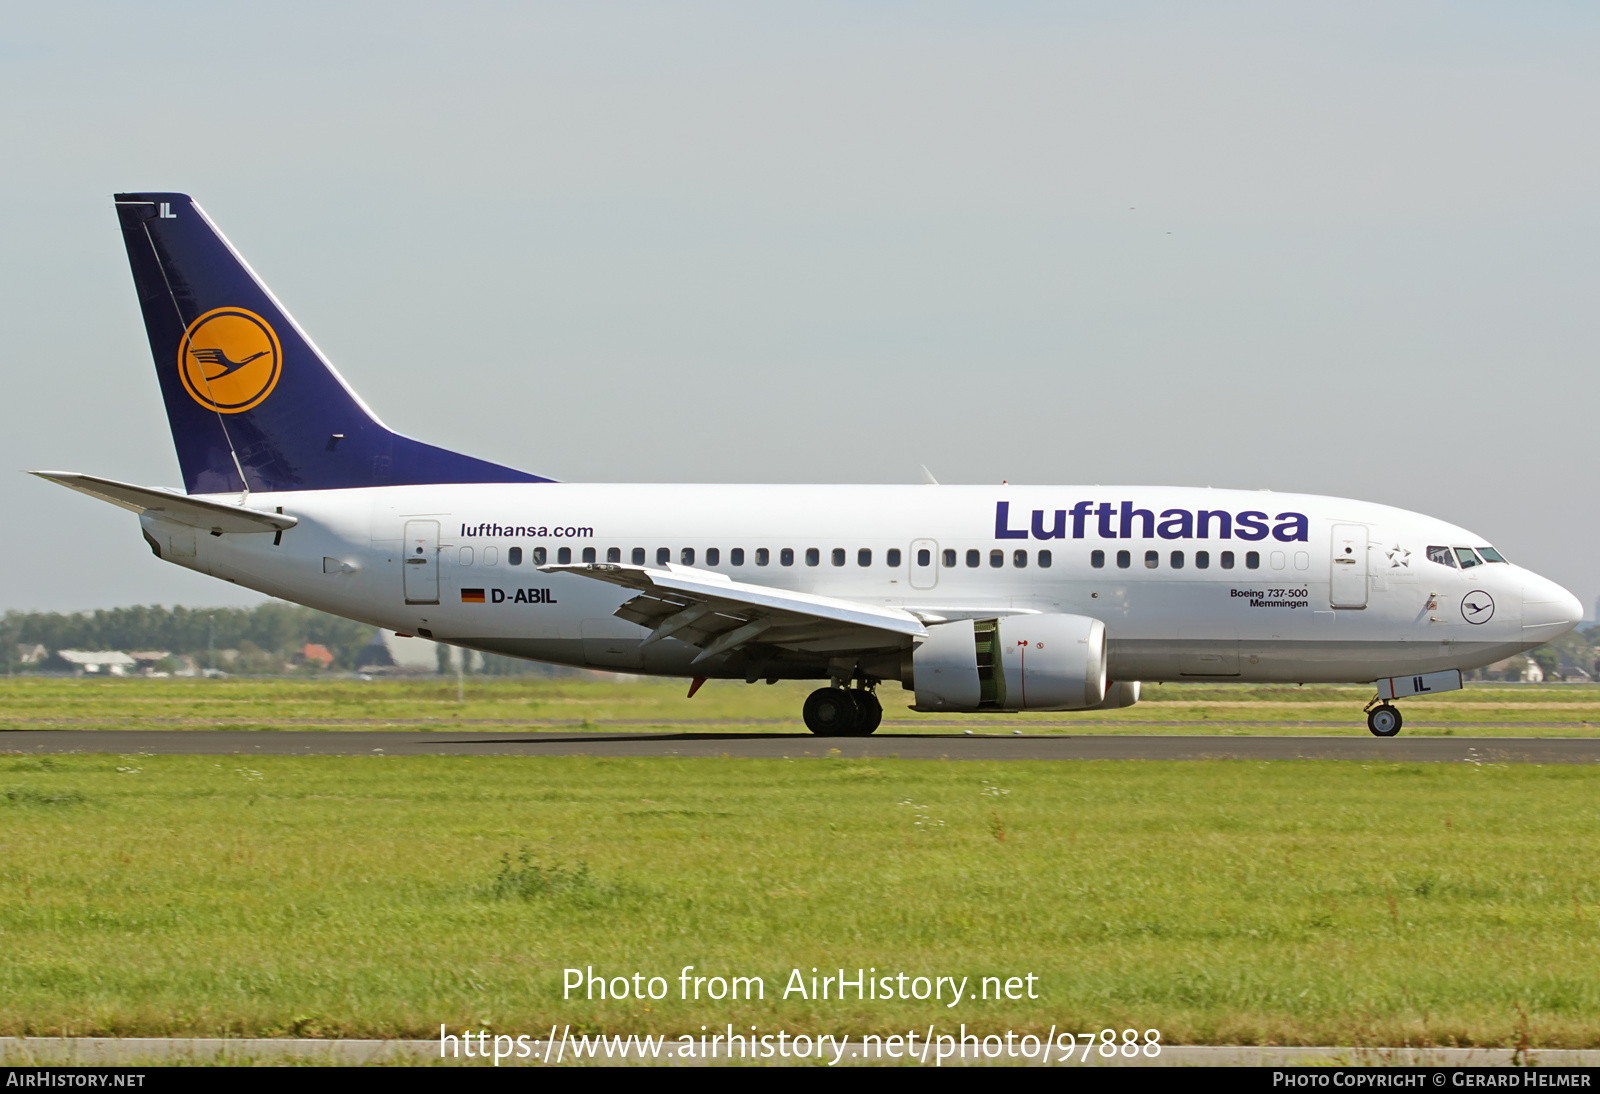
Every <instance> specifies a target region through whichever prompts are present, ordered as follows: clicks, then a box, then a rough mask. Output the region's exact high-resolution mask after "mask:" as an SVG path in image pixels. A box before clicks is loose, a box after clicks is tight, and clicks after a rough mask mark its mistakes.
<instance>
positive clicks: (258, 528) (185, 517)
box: [29, 471, 300, 532]
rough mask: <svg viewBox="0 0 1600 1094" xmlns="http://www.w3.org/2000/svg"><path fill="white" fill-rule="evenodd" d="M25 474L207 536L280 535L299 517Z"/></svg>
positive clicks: (55, 474)
mask: <svg viewBox="0 0 1600 1094" xmlns="http://www.w3.org/2000/svg"><path fill="white" fill-rule="evenodd" d="M29 474H31V475H38V476H39V477H40V478H41V479H49V480H50V481H51V482H54V483H60V484H61V485H62V486H65V487H66V488H67V489H69V490H76V491H78V492H79V493H80V494H88V495H89V496H90V497H91V498H99V499H100V500H101V501H109V502H110V503H111V504H112V505H119V506H121V507H122V508H124V509H128V510H131V511H132V512H135V513H149V514H151V515H152V516H158V517H160V518H161V519H163V520H170V521H172V522H174V523H176V524H186V525H189V526H190V527H192V528H203V529H205V530H206V531H208V532H281V531H283V530H284V529H286V528H293V527H294V526H295V525H296V524H299V523H300V518H299V517H291V516H285V515H284V514H282V513H264V512H262V511H261V510H259V509H246V508H244V507H243V506H239V505H228V504H226V503H225V502H220V501H206V500H204V499H202V498H196V497H191V496H189V495H187V494H179V493H175V492H173V491H171V490H157V489H155V488H153V487H149V486H134V485H132V484H131V483H126V482H117V481H116V480H114V479H101V478H96V477H95V476H93V475H78V474H74V473H73V472H70V471H30V472H29Z"/></svg>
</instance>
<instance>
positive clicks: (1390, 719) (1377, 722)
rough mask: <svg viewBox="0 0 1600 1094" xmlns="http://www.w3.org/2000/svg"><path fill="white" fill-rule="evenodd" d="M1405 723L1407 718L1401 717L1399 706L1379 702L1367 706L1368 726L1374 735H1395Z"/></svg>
mask: <svg viewBox="0 0 1600 1094" xmlns="http://www.w3.org/2000/svg"><path fill="white" fill-rule="evenodd" d="M1404 724H1405V719H1404V718H1401V717H1400V708H1399V707H1396V706H1391V705H1390V704H1388V703H1379V704H1378V705H1377V706H1369V707H1368V708H1367V728H1368V729H1370V730H1371V731H1372V735H1373V736H1374V737H1393V736H1394V735H1395V734H1396V733H1399V732H1400V727H1401V726H1402V725H1404Z"/></svg>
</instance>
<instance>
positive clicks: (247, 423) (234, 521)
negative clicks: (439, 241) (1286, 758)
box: [35, 194, 1582, 737]
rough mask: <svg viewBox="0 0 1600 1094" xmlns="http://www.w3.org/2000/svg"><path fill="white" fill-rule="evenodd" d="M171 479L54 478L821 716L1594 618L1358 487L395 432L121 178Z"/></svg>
mask: <svg viewBox="0 0 1600 1094" xmlns="http://www.w3.org/2000/svg"><path fill="white" fill-rule="evenodd" d="M116 211H117V218H118V220H119V221H120V224H121V228H122V237H123V242H124V243H125V244H126V246H127V252H128V261H129V263H130V264H131V265H132V267H133V281H134V286H135V288H136V289H137V290H138V294H139V304H140V307H141V308H142V309H143V313H144V321H145V328H146V333H147V334H148V336H149V341H150V351H151V353H152V355H153V356H154V358H155V365H156V375H157V377H158V378H159V380H160V383H161V393H162V396H163V398H164V399H165V402H166V409H167V417H168V420H169V423H170V425H171V427H172V439H173V443H174V444H175V445H176V446H177V450H178V463H179V466H180V468H181V470H182V474H183V485H184V489H183V491H182V492H180V491H177V490H167V489H157V488H152V487H146V486H135V485H130V484H127V483H122V482H116V481H114V480H111V479H104V478H98V477H95V476H91V475H85V474H75V473H65V472H54V471H41V472H35V474H38V475H40V476H42V477H43V478H47V479H50V480H52V481H54V482H58V483H60V484H61V485H63V486H68V487H71V488H72V489H74V490H79V491H82V492H83V493H86V494H89V495H91V496H93V497H97V498H101V499H103V500H105V501H109V502H111V503H113V504H115V505H120V506H122V507H123V508H126V509H130V510H133V511H134V512H136V513H138V514H139V523H140V525H141V527H142V528H143V530H144V538H145V542H146V543H148V544H149V546H150V549H151V550H152V551H154V552H155V554H156V555H157V556H158V557H160V558H162V559H165V560H166V561H168V562H171V563H173V564H175V565H178V566H184V567H187V568H188V569H191V570H197V571H199V572H200V573H203V574H210V575H212V576H214V577H219V578H223V579H224V580H227V581H232V582H235V583H237V584H239V585H244V586H247V587H249V588H252V589H257V590H259V591H261V592H263V593H267V594H269V595H271V596H275V597H281V598H283V599H285V600H292V601H295V602H297V603H300V604H306V605H309V606H311V607H313V608H319V609H321V610H323V611H327V612H333V613H335V614H338V615H342V616H348V617H349V618H351V619H357V620H361V621H363V622H366V623H370V624H373V625H375V626H379V627H384V628H389V629H392V630H395V631H397V632H400V633H402V634H407V635H421V636H423V637H425V638H431V639H433V640H434V641H437V642H446V643H450V644H452V645H456V646H461V647H465V648H467V649H473V650H481V651H485V652H491V653H497V654H505V655H509V656H512V657H522V658H529V659H532V660H537V661H547V662H553V663H556V664H562V665H576V666H581V667H585V668H594V669H609V670H613V671H618V672H627V673H643V674H652V675H660V676H679V677H686V678H691V679H693V680H695V681H696V683H695V684H694V685H693V686H692V687H691V688H690V692H689V694H690V695H693V694H694V687H697V686H698V684H699V682H700V681H702V680H705V679H713V678H716V679H737V680H744V681H746V682H749V683H755V682H756V681H759V680H766V681H769V682H770V681H776V680H784V679H801V680H817V681H825V682H826V685H825V686H822V687H819V688H818V689H817V690H816V691H814V692H813V693H812V694H811V696H810V697H809V698H808V699H807V700H806V703H805V710H804V716H805V722H806V725H807V726H808V727H809V728H810V729H811V730H812V731H813V732H814V733H818V734H822V735H828V736H850V735H859V734H867V733H871V732H872V731H873V730H874V729H876V728H877V726H878V723H879V721H880V719H881V718H882V715H883V708H882V706H881V705H880V702H879V698H878V688H879V686H880V685H882V684H883V683H885V682H888V681H898V682H899V684H900V686H901V687H902V688H904V689H906V690H907V691H909V692H911V694H912V696H913V697H914V701H913V703H912V708H913V709H915V710H920V711H966V712H978V713H982V712H989V711H993V712H1001V711H1007V712H1009V711H1072V710H1079V711H1081V710H1103V709H1108V708H1114V707H1123V706H1128V705H1130V704H1132V703H1134V702H1137V701H1138V698H1139V682H1140V681H1176V680H1200V681H1238V682H1247V683H1259V682H1269V681H1272V682H1286V683H1312V682H1318V683H1335V682H1338V683H1368V684H1374V685H1375V688H1376V692H1377V694H1376V695H1375V697H1374V698H1373V700H1372V702H1371V703H1369V704H1368V707H1367V724H1368V727H1369V728H1370V729H1371V731H1372V732H1373V733H1375V734H1377V735H1379V736H1381V737H1388V736H1393V735H1394V734H1395V733H1398V732H1399V731H1400V724H1401V719H1400V712H1399V709H1398V708H1397V707H1396V706H1395V705H1394V702H1393V701H1394V700H1395V699H1399V698H1404V697H1408V696H1418V695H1425V694H1429V693H1434V692H1441V691H1450V690H1453V689H1456V688H1459V687H1461V670H1463V669H1473V668H1477V667H1479V666H1483V665H1487V664H1489V663H1491V662H1493V661H1498V660H1500V659H1502V658H1505V657H1508V656H1510V655H1512V654H1515V653H1519V652H1521V651H1523V650H1528V649H1531V648H1533V647H1535V646H1538V645H1540V644H1542V643H1544V642H1547V641H1549V640H1550V639H1552V638H1555V637H1557V636H1558V635H1561V634H1564V633H1565V632H1566V631H1568V630H1570V629H1571V628H1572V627H1574V626H1575V625H1576V624H1577V623H1578V621H1579V619H1580V618H1581V617H1582V608H1581V606H1580V605H1579V603H1578V601H1577V599H1576V598H1575V597H1573V596H1572V594H1571V593H1569V592H1567V591H1566V590H1565V589H1563V588H1561V587H1560V586H1558V585H1556V584H1555V583H1553V582H1551V581H1548V580H1546V579H1545V578H1542V577H1540V576H1539V575H1537V574H1534V573H1530V572H1529V571H1527V570H1525V569H1523V568H1521V567H1520V566H1517V565H1516V564H1515V563H1513V562H1511V561H1509V560H1507V559H1506V558H1504V557H1503V556H1502V555H1501V554H1500V553H1499V552H1498V551H1496V550H1495V549H1494V548H1493V547H1492V546H1490V545H1489V544H1488V543H1486V542H1484V540H1483V538H1482V537H1481V536H1478V535H1475V534H1473V533H1472V532H1469V531H1467V530H1466V529H1465V528H1459V527H1456V526H1455V525H1453V524H1447V523H1444V522H1443V521H1439V520H1434V519H1431V518H1429V517H1425V516H1420V515H1418V514H1416V513H1411V512H1406V511H1404V510H1401V509H1394V508H1391V507H1389V506H1385V505H1373V504H1368V503H1365V502H1359V501H1347V500H1344V499H1341V498H1330V497H1318V496H1313V495H1306V494H1281V493H1271V492H1266V491H1242V490H1212V489H1197V488H1184V487H1148V486H1127V487H1122V486H1109V487H1108V486H1095V487H1084V486H1012V485H1002V486H939V485H934V484H930V485H915V486H749V485H734V486H661V485H621V484H584V483H563V482H554V481H552V480H550V479H546V478H541V477H540V476H538V475H533V474H529V473H528V472H525V471H518V470H515V469H513V468H510V467H502V466H500V465H499V464H494V463H488V462H486V461H484V460H479V459H474V458H472V457H470V456H465V455H462V454H460V453H457V452H451V451H448V450H446V449H442V448H436V447H434V446H433V445H429V444H424V443H422V442H421V441H416V440H412V439H411V438H410V437H406V436H402V435H401V434H399V433H395V432H394V431H392V430H390V429H389V428H388V427H387V426H385V425H384V424H383V423H382V422H380V421H379V420H378V418H377V416H376V415H374V414H373V413H372V411H371V410H369V409H368V408H367V405H366V404H365V403H364V402H362V401H361V399H360V397H359V396H357V395H356V393H355V392H354V391H352V390H351V389H350V388H349V386H348V385H346V384H345V382H344V380H343V379H342V378H341V377H340V376H339V374H338V373H337V372H335V371H334V369H333V366H332V365H330V364H329V363H328V361H327V360H326V359H325V358H324V357H323V355H322V353H321V352H320V351H319V350H318V349H317V347H316V345H315V344H314V343H313V342H312V341H311V339H310V337H309V336H308V335H307V334H306V333H305V332H304V331H303V330H301V329H300V327H299V325H298V324H296V323H295V321H294V320H293V319H292V318H290V316H289V314H288V312H287V311H285V310H284V309H283V307H282V306H281V305H280V304H279V303H278V301H277V299H276V298H275V297H274V296H273V295H272V293H271V292H270V291H269V290H268V289H267V287H266V286H265V285H264V284H262V283H261V280H260V279H259V278H258V277H256V275H255V273H254V272H253V271H252V270H251V269H250V267H249V266H248V265H247V264H246V263H245V261H244V259H242V258H241V257H240V256H239V254H238V253H237V252H236V251H235V250H234V249H233V247H232V246H231V245H230V244H229V243H228V241H227V240H226V239H225V238H224V237H223V235H222V233H221V232H219V231H218V230H217V228H216V226H215V225H214V224H212V222H211V220H210V219H209V218H208V217H207V216H206V214H205V213H204V212H202V211H201V209H200V206H199V205H197V204H195V203H194V202H193V201H191V200H190V199H189V198H188V197H186V196H185V195H183V194H118V195H117V196H116Z"/></svg>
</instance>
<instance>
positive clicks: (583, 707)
mask: <svg viewBox="0 0 1600 1094" xmlns="http://www.w3.org/2000/svg"><path fill="white" fill-rule="evenodd" d="M815 686H816V684H814V683H807V682H801V681H788V682H784V683H780V684H777V685H774V686H771V687H769V686H767V685H765V684H756V685H746V684H743V683H738V682H730V681H721V680H714V681H711V682H709V683H707V684H706V685H705V687H703V688H702V689H701V690H700V692H699V694H698V695H696V696H695V698H693V699H686V698H685V695H684V693H685V691H686V690H687V688H686V685H685V683H684V682H683V681H677V680H665V681H663V680H640V681H636V682H629V683H618V682H615V681H613V680H610V679H606V678H595V679H561V680H550V679H541V678H537V677H522V678H515V677H513V678H505V677H469V678H468V679H467V681H466V684H465V689H464V691H465V701H464V702H463V701H461V700H459V699H458V698H457V690H456V682H455V680H454V679H452V678H439V677H423V678H421V679H413V680H371V681H360V680H354V679H350V678H325V679H313V680H251V679H230V680H140V679H124V680H116V679H87V678H78V679H48V678H30V677H16V678H11V679H0V730H4V729H8V728H9V729H27V728H41V727H48V726H60V727H63V728H69V727H76V728H129V729H138V728H155V727H170V728H185V727H193V728H213V727H222V728H235V729H247V728H303V729H312V730H315V729H361V728H406V727H410V728H416V729H450V728H454V727H457V726H461V725H468V724H476V725H484V724H491V725H492V724H496V723H499V724H503V725H505V726H506V727H508V728H510V727H517V726H533V727H550V728H569V729H571V728H578V729H583V728H599V729H605V728H649V727H652V726H663V727H669V726H685V725H697V724H699V725H704V724H705V723H711V724H713V725H717V724H721V725H725V726H729V727H737V728H739V729H741V730H757V731H762V730H765V731H770V732H775V733H793V732H799V731H802V729H803V727H802V726H801V724H800V720H799V715H800V708H801V705H802V703H803V702H804V700H805V696H806V694H807V693H808V692H809V691H810V690H811V689H812V688H813V687H815ZM879 694H880V696H881V697H882V698H883V701H884V722H885V731H887V732H923V733H941V732H951V731H953V730H957V729H966V728H973V729H976V730H979V731H980V732H981V731H982V730H983V728H984V727H985V726H986V725H991V724H994V723H995V722H996V721H997V720H998V721H1004V722H1006V723H1009V724H1011V725H1015V724H1022V725H1032V726H1034V727H1035V728H1034V730H1032V731H1033V732H1040V733H1182V734H1188V733H1241V732H1242V733H1252V734H1257V733H1276V734H1304V733H1357V734H1359V733H1364V732H1365V722H1364V720H1363V717H1362V714H1361V710H1362V707H1363V706H1364V705H1365V704H1366V702H1367V701H1368V700H1369V699H1370V698H1371V697H1372V691H1371V689H1370V688H1363V687H1327V686H1314V687H1305V688H1298V687H1291V686H1264V687H1254V686H1248V685H1229V684H1162V685H1151V686H1147V687H1146V688H1145V690H1144V701H1143V702H1140V703H1139V704H1138V705H1136V706H1133V707H1129V708H1126V709H1124V710H1116V711H1089V712H1083V713H1066V714H1021V715H1016V714H1012V715H1003V716H1000V717H999V718H998V719H997V718H995V717H993V716H987V715H960V714H956V715H931V714H918V713H916V712H914V711H911V710H908V709H907V707H908V706H909V704H910V703H911V693H910V692H907V691H904V690H902V689H901V688H900V687H899V685H897V684H887V685H885V686H884V687H883V688H881V689H880V691H879ZM1402 708H1403V709H1404V711H1405V714H1406V730H1405V732H1406V733H1407V734H1408V735H1413V736H1415V735H1424V736H1425V735H1451V734H1454V735H1479V736H1542V737H1552V736H1583V737H1587V736H1593V735H1594V734H1595V733H1596V731H1597V727H1600V688H1597V687H1595V686H1593V685H1577V684H1572V685H1565V684H1550V685H1543V686H1518V685H1504V684H1502V685H1472V686H1469V687H1468V688H1467V689H1466V690H1464V691H1460V692H1452V693H1448V694H1445V695H1440V696H1434V697H1429V698H1426V699H1411V700H1404V701H1402ZM906 722H920V723H932V724H931V725H922V726H907V725H904V724H902V723H906ZM1006 731H1009V728H1008V729H1007V730H1006Z"/></svg>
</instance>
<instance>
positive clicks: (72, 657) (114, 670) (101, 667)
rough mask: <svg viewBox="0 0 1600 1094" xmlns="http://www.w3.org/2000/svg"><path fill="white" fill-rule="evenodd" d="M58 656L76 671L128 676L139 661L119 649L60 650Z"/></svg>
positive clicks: (57, 652)
mask: <svg viewBox="0 0 1600 1094" xmlns="http://www.w3.org/2000/svg"><path fill="white" fill-rule="evenodd" d="M56 656H57V657H59V658H61V660H63V661H65V662H66V663H67V664H68V665H71V666H72V669H73V671H74V672H79V673H105V674H106V675H107V676H126V675H128V672H129V670H131V669H136V668H137V667H138V665H139V662H137V661H135V660H134V659H133V658H132V657H131V656H129V655H128V654H126V653H122V652H121V651H119V650H58V651H56Z"/></svg>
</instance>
